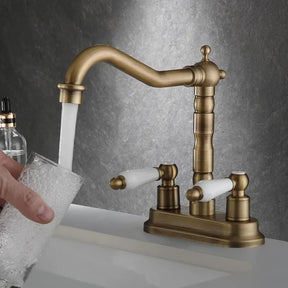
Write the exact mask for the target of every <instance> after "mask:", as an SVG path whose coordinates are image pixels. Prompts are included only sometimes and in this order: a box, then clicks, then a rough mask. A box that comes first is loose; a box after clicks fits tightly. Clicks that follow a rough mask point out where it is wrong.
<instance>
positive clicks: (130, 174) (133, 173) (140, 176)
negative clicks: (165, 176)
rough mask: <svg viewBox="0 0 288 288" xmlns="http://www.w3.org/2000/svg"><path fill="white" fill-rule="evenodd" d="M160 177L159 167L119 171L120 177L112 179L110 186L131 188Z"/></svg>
mask: <svg viewBox="0 0 288 288" xmlns="http://www.w3.org/2000/svg"><path fill="white" fill-rule="evenodd" d="M159 179H160V175H159V170H158V169H157V168H145V169H135V170H127V171H124V172H121V173H119V176H118V177H116V178H113V179H111V181H110V186H111V188H113V189H127V190H129V189H130V190H131V189H134V188H137V187H139V186H141V185H144V184H147V183H150V182H153V181H156V180H159ZM118 183H120V184H118Z"/></svg>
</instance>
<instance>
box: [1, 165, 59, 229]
mask: <svg viewBox="0 0 288 288" xmlns="http://www.w3.org/2000/svg"><path fill="white" fill-rule="evenodd" d="M0 198H2V199H4V200H6V201H7V202H8V203H10V204H11V205H13V206H14V207H15V208H17V209H18V210H19V211H20V212H21V213H22V214H23V215H24V216H25V217H27V218H28V219H30V220H32V221H35V222H38V223H42V224H46V223H49V222H51V221H52V220H53V218H54V212H53V210H52V209H51V208H50V207H49V206H48V205H47V203H46V202H45V201H44V200H43V199H42V198H41V197H40V196H39V195H38V194H37V193H36V192H34V191H33V190H31V189H29V188H28V187H26V186H25V185H23V184H21V183H19V182H18V181H17V180H15V178H13V177H12V175H11V174H10V172H9V171H8V170H7V169H6V168H5V167H3V166H0Z"/></svg>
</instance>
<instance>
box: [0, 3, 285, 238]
mask: <svg viewBox="0 0 288 288" xmlns="http://www.w3.org/2000/svg"><path fill="white" fill-rule="evenodd" d="M287 7H288V6H287V1H286V0H282V1H281V0H275V1H267V0H247V1H236V0H229V1H228V0H222V1H220V0H219V1H214V0H198V1H196V0H182V1H179V0H178V1H176V0H166V1H165V0H154V1H152V0H134V1H133V0H121V1H120V0H98V1H96V0H94V1H93V0H82V1H80V0H73V1H71V0H58V1H56V0H50V1H47V0H26V1H24V0H1V2H0V41H1V45H0V52H1V54H0V55H1V59H0V74H1V77H0V83H1V88H2V89H1V96H9V97H11V99H12V101H13V106H14V110H15V112H16V113H17V116H18V127H19V130H20V131H21V132H22V133H23V134H24V135H25V136H26V139H27V142H28V145H29V150H35V151H37V152H39V153H41V154H43V155H46V156H47V157H49V158H51V159H53V160H57V157H58V141H59V130H60V114H61V105H60V104H59V103H58V94H59V93H58V89H57V88H56V85H57V83H59V82H62V81H63V80H64V75H65V72H66V70H67V67H68V66H69V63H70V62H71V60H72V59H73V57H74V56H75V55H76V54H77V53H78V52H80V51H81V50H83V49H85V48H87V47H89V46H91V45H93V44H109V45H112V46H115V47H117V48H119V49H121V50H123V51H125V52H126V53H128V54H130V55H132V56H133V57H135V58H137V59H139V60H141V61H143V62H144V63H146V64H147V65H150V66H152V67H153V68H155V69H159V70H166V69H174V68H182V67H184V66H186V65H191V64H194V63H195V62H197V61H199V60H200V59H201V55H200V52H199V49H200V47H201V46H202V45H203V44H209V45H210V46H211V47H212V53H211V59H212V60H214V61H215V62H217V64H218V65H219V67H220V68H221V69H224V70H226V71H227V77H226V79H225V80H223V81H222V82H221V83H220V84H219V85H218V87H217V90H216V97H215V100H216V108H215V113H216V127H215V131H216V132H215V136H214V147H215V174H214V175H215V177H226V176H228V175H229V174H230V172H231V171H232V170H246V171H247V173H248V175H249V177H250V186H249V189H248V192H249V194H250V196H251V212H252V215H253V216H255V217H257V218H258V219H259V221H260V228H261V230H262V231H263V232H264V233H265V235H266V236H268V237H271V238H277V239H283V240H288V223H287V217H288V210H287V207H288V196H287V195H288V193H287V186H288V170H287V160H288V137H287V136H288V133H287V128H288V119H287V109H288V97H287V91H288V87H287V86H288V85H287V66H288V56H287V55H288V53H287V47H288V43H287V29H288V20H287V15H288V9H287ZM84 84H85V86H86V88H87V91H86V92H85V96H84V97H85V98H84V104H83V105H81V106H80V108H79V117H78V123H77V132H76V135H77V136H76V140H75V158H74V166H73V167H74V170H75V171H76V172H78V173H80V174H82V175H83V176H84V177H85V178H86V183H85V185H84V187H83V189H82V191H81V192H80V193H79V194H78V196H77V197H76V199H75V203H78V204H82V205H89V206H95V207H101V208H105V209H111V210H119V211H124V212H128V213H135V214H145V215H147V214H148V209H149V207H150V206H153V205H154V204H155V203H156V186H157V184H156V183H153V184H150V185H147V186H145V187H143V188H139V189H135V190H134V191H120V192H115V191H112V190H110V189H109V186H108V183H109V179H110V178H111V177H112V176H114V175H116V174H117V172H119V171H121V170H126V169H132V168H141V167H151V166H158V165H159V164H160V163H163V162H175V163H176V164H177V165H178V167H179V176H178V179H177V183H178V184H179V185H180V187H181V189H182V190H181V191H182V193H181V194H182V203H186V200H185V199H184V198H185V197H184V194H185V191H186V189H188V188H190V187H191V184H192V180H191V177H192V146H193V133H192V116H193V99H194V96H193V89H191V88H186V87H176V88H163V89H157V88H151V87H147V86H145V85H144V84H142V83H140V82H138V81H137V80H135V79H132V78H131V77H129V76H127V75H125V74H123V73H122V72H120V71H117V70H116V69H115V68H114V67H112V66H109V65H107V64H103V63H100V64H98V65H97V66H96V67H94V68H93V69H92V70H91V71H90V72H89V73H88V75H87V77H86V79H85V83H84ZM217 208H218V209H222V210H224V209H225V197H220V198H219V199H218V200H217Z"/></svg>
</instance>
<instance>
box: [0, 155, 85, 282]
mask: <svg viewBox="0 0 288 288" xmlns="http://www.w3.org/2000/svg"><path fill="white" fill-rule="evenodd" d="M19 181H20V182H21V183H23V184H24V185H26V186H27V187H29V188H30V189H32V190H34V191H35V192H37V193H38V194H40V195H41V197H42V198H43V199H44V200H45V201H46V203H48V205H50V207H52V209H53V210H54V212H55V218H54V219H53V221H52V222H51V223H49V224H38V223H35V222H33V221H31V220H29V219H27V218H25V217H24V216H23V215H22V214H21V213H20V212H19V211H18V210H17V209H16V208H14V207H13V206H12V205H10V204H9V203H7V204H5V206H4V208H3V210H2V212H1V214H0V288H4V287H5V288H6V287H7V288H8V287H22V286H23V284H24V282H25V280H26V278H27V276H28V274H29V272H30V271H31V269H32V267H33V265H34V264H35V263H36V262H37V259H38V257H39V255H40V253H41V251H42V250H43V248H44V245H45V244H46V243H47V241H48V240H49V238H50V237H51V236H52V234H53V232H54V230H55V228H56V226H57V225H58V224H59V223H60V222H61V220H62V218H63V216H64V214H65V212H66V211H67V209H68V207H69V205H70V204H71V203H72V201H73V199H74V197H75V196H76V194H77V192H78V191H79V189H80V187H81V185H82V183H83V179H82V177H81V176H79V175H77V174H75V173H73V172H71V171H70V170H68V169H65V168H63V167H61V166H59V165H58V164H56V163H54V162H52V161H50V160H48V159H46V158H45V157H43V156H41V155H39V154H37V153H32V154H31V156H30V158H29V160H28V162H27V165H26V166H25V167H24V169H23V171H22V173H21V176H20V178H19ZM55 261H56V260H55Z"/></svg>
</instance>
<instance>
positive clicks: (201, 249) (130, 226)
mask: <svg viewBox="0 0 288 288" xmlns="http://www.w3.org/2000/svg"><path fill="white" fill-rule="evenodd" d="M144 220H145V219H144V218H143V217H140V216H135V215H128V214H124V213H119V212H112V211H106V210H101V209H96V208H88V207H82V206H77V205H72V206H71V208H70V210H69V212H68V214H67V216H66V217H65V219H64V221H63V222H62V225H61V226H59V227H58V229H57V231H56V232H55V234H54V236H53V238H52V239H51V240H50V241H49V243H48V245H47V247H46V248H45V250H44V252H43V254H42V256H41V258H40V260H39V262H38V263H37V265H36V266H35V267H34V269H33V270H32V272H31V274H30V276H29V277H28V280H27V281H26V283H25V285H24V288H36V287H37V288H40V287H41V288H48V287H49V288H51V287H55V288H58V287H59V288H65V287H67V288H68V287H69V288H74V287H75V288H76V287H77V288H80V287H81V288H92V287H99V288H100V287H101V288H103V287H105V288H106V287H109V288H110V287H111V288H112V287H117V288H121V287H125V288H127V287H133V288H134V287H137V288H142V287H143V288H144V287H145V288H149V287H151V288H152V287H153V288H156V287H166V288H167V287H168V288H169V287H171V288H178V287H179V288H180V287H181V288H188V287H195V288H196V287H197V288H200V287H205V288H206V287H207V288H209V287H213V288H217V287H221V288H225V287H227V288H228V287H229V288H233V287H235V288H236V287H252V286H253V287H272V286H273V285H272V286H269V285H270V282H271V284H272V283H273V284H275V283H276V284H275V285H274V286H273V287H277V288H279V287H287V284H286V283H287V280H288V278H287V276H286V275H287V273H286V272H285V271H287V270H288V260H287V259H288V252H287V251H288V249H287V248H288V245H287V243H286V242H281V241H275V240H268V244H266V245H265V246H262V247H258V248H245V249H243V248H241V249H231V248H221V247H213V246H208V245H201V244H196V243H193V242H189V241H184V240H179V239H172V238H166V237H160V236H156V235H150V234H147V233H145V232H143V231H142V227H143V222H144ZM271 247H273V248H271ZM271 249H272V250H271ZM273 249H274V250H275V249H276V250H277V251H278V252H277V251H276V250H275V251H273ZM284 254H285V255H284ZM265 257H266V260H267V261H266V260H265V259H264V258H265ZM277 261H278V262H279V263H278V262H277ZM269 262H270V263H269ZM265 263H266V264H265ZM277 263H278V264H277ZM277 265H279V266H278V267H277ZM276 267H277V270H276V272H273V269H276ZM269 271H270V272H269ZM269 273H270V274H269ZM239 281H240V282H241V285H240V282H239ZM282 284H283V286H281V285H282ZM238 285H240V286H238ZM249 285H250V286H249ZM251 285H252V286H251ZM263 285H264V286H263Z"/></svg>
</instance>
